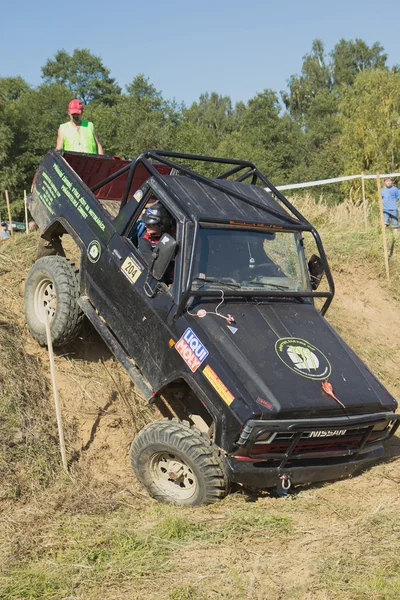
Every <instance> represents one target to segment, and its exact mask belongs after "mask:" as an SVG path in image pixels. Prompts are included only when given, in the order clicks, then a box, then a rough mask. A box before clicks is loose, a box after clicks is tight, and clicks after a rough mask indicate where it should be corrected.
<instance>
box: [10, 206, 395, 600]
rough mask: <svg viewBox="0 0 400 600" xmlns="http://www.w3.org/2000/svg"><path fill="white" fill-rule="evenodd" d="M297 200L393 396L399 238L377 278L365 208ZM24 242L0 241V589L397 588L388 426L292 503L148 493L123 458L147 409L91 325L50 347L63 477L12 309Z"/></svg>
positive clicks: (314, 596)
mask: <svg viewBox="0 0 400 600" xmlns="http://www.w3.org/2000/svg"><path fill="white" fill-rule="evenodd" d="M295 203H296V205H297V206H298V208H300V210H301V211H302V212H303V213H304V214H305V216H306V217H307V218H309V220H310V221H311V222H313V223H314V224H315V225H316V226H317V227H318V229H319V230H320V233H321V236H322V239H323V242H324V245H325V248H326V251H327V253H328V256H329V259H330V262H331V266H332V269H333V272H334V277H335V279H336V283H337V289H338V294H337V298H336V300H335V301H334V303H333V305H332V308H331V309H330V310H329V312H328V319H329V321H330V322H331V323H333V324H334V326H335V327H336V328H337V329H338V330H339V332H340V333H342V335H343V336H344V338H345V339H346V341H348V342H349V343H350V345H351V346H352V347H353V348H354V349H355V350H356V351H357V352H359V353H360V355H361V357H362V358H363V359H364V360H365V361H366V363H367V364H368V366H369V367H370V368H371V369H372V370H373V371H374V372H375V373H376V374H377V375H378V376H379V377H380V378H381V379H382V381H383V383H385V384H386V385H387V386H388V387H389V389H390V390H391V391H393V393H397V392H399V393H400V376H399V375H397V372H398V364H399V363H400V341H399V342H398V340H400V324H399V325H398V324H397V318H396V315H397V314H398V308H399V305H398V291H397V289H398V283H399V282H400V267H399V265H400V261H399V260H398V242H397V241H396V243H395V245H394V248H393V254H392V256H391V258H390V268H391V276H392V281H391V283H390V284H388V283H387V282H386V279H385V271H384V265H383V261H382V254H381V244H382V239H381V234H380V231H379V227H377V215H376V211H375V210H374V209H373V208H371V209H370V210H369V214H368V218H369V228H368V231H367V232H365V231H364V221H363V211H362V207H357V206H354V205H352V204H350V203H343V204H342V205H340V206H339V207H337V208H331V207H328V206H327V205H326V204H324V202H323V201H322V202H320V203H319V204H317V205H315V204H314V203H313V202H311V200H310V198H307V197H303V198H297V199H295ZM388 240H389V241H390V240H391V236H390V233H388ZM36 244H37V235H36V234H34V235H32V236H31V235H30V236H24V235H20V236H15V239H14V240H10V241H7V242H5V243H2V244H1V245H0V275H1V283H0V294H1V298H0V321H1V325H0V327H1V337H0V440H1V441H0V478H1V479H0V480H1V485H0V600H34V599H35V600H36V599H38V600H39V599H40V600H42V599H46V600H64V599H65V600H67V599H68V600H71V599H76V600H95V599H96V600H98V599H99V598H101V599H102V600H103V599H104V600H119V599H122V598H123V599H126V598H129V599H130V598H132V599H135V600H136V599H138V600H192V599H193V600H194V599H195V600H219V599H221V598H222V599H224V600H248V599H251V600H265V598H268V599H269V600H289V599H290V600H395V599H396V600H397V598H399V597H400V559H399V556H400V542H399V538H400V531H399V525H398V523H399V522H400V521H399V517H400V514H399V513H400V510H399V508H400V502H399V494H398V486H399V483H400V466H399V461H398V460H395V459H397V457H398V456H399V454H400V443H399V441H398V438H397V439H396V440H393V441H392V442H391V443H390V445H389V451H388V457H389V458H390V457H392V459H390V460H388V461H387V462H385V463H382V464H380V465H377V466H375V467H373V468H372V469H370V470H368V471H366V472H365V473H364V474H362V475H361V476H360V477H356V478H354V479H350V480H345V481H339V482H335V483H334V484H326V485H315V486H309V487H304V488H300V490H299V493H298V494H297V495H295V496H292V497H290V498H289V499H288V500H281V499H278V498H276V497H274V496H273V495H269V494H268V493H264V494H260V495H259V496H256V495H254V494H251V495H248V494H246V493H245V492H244V491H243V490H238V491H236V492H235V493H233V494H231V495H230V496H228V497H227V498H226V499H225V500H224V501H222V502H220V503H218V504H215V505H212V506H208V507H200V508H198V509H190V508H176V507H172V506H165V505H160V504H157V503H155V502H154V501H152V500H150V499H149V498H148V496H147V495H146V494H145V493H144V492H143V491H142V490H141V489H140V488H139V487H138V486H137V484H136V482H135V481H134V480H133V479H132V477H131V474H130V470H129V465H128V463H127V459H126V457H127V453H128V448H129V442H130V440H131V438H132V436H133V434H134V431H136V430H137V429H138V428H140V426H141V425H142V424H143V423H144V422H145V421H146V419H148V418H151V414H150V413H149V411H148V409H147V408H146V406H145V404H144V403H143V401H142V400H141V399H140V397H139V396H137V395H136V394H135V393H134V390H133V389H132V387H131V385H130V383H129V381H127V378H126V377H125V376H124V374H123V373H122V371H121V369H120V368H119V367H118V365H116V363H115V361H114V360H113V358H112V357H111V356H110V354H109V353H108V352H107V351H106V350H104V348H103V347H102V346H101V342H99V340H98V339H97V338H95V337H91V334H90V333H89V332H88V331H87V332H85V334H84V336H83V337H82V339H81V340H80V341H79V343H78V344H76V345H72V346H70V347H68V348H66V349H63V352H62V353H60V354H59V355H57V356H56V365H57V372H58V377H59V379H60V384H61V388H60V395H61V399H62V401H63V417H64V419H65V427H66V432H67V442H68V452H69V456H72V455H73V456H75V462H73V464H72V468H71V477H67V476H65V475H63V474H62V473H61V471H60V461H59V456H58V445H57V431H56V425H55V419H54V414H53V408H52V403H51V396H49V384H48V379H47V365H46V358H45V353H43V352H42V351H40V349H38V348H37V347H36V346H35V345H33V344H32V342H31V341H30V340H29V336H28V334H27V331H26V329H25V327H24V320H23V315H22V302H21V294H22V286H23V281H24V278H25V274H26V272H27V270H28V268H29V267H30V265H31V264H32V262H33V260H34V253H35V247H36ZM310 248H311V246H310ZM307 249H308V246H307ZM388 319H389V320H390V319H392V321H390V322H389V323H386V322H385V321H386V320H388ZM137 417H138V418H137ZM89 442H90V443H89ZM124 461H125V462H124Z"/></svg>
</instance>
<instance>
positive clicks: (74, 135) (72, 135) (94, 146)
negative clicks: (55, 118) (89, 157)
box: [56, 99, 104, 154]
mask: <svg viewBox="0 0 400 600" xmlns="http://www.w3.org/2000/svg"><path fill="white" fill-rule="evenodd" d="M82 113H83V104H82V102H81V101H80V100H77V99H75V100H71V102H70V103H69V104H68V114H69V121H68V123H63V124H62V125H60V127H59V129H58V135H57V145H56V150H71V151H72V152H88V153H89V154H104V152H103V148H102V146H101V144H100V142H99V139H98V137H97V135H96V132H95V130H94V125H93V123H91V122H90V121H83V120H82Z"/></svg>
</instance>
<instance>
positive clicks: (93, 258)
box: [87, 240, 101, 263]
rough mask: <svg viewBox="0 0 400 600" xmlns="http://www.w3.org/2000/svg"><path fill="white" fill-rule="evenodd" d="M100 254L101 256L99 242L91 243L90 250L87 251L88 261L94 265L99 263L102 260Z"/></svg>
mask: <svg viewBox="0 0 400 600" xmlns="http://www.w3.org/2000/svg"><path fill="white" fill-rule="evenodd" d="M100 254H101V246H100V242H98V241H97V240H93V241H92V242H90V244H89V246H88V249H87V255H88V259H89V260H90V262H92V263H97V261H98V260H99V258H100Z"/></svg>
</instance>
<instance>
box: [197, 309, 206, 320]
mask: <svg viewBox="0 0 400 600" xmlns="http://www.w3.org/2000/svg"><path fill="white" fill-rule="evenodd" d="M206 314H207V311H206V310H204V308H200V310H198V311H197V316H198V317H200V319H202V318H203V317H205V316H206Z"/></svg>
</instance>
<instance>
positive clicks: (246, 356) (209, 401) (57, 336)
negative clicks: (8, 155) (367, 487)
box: [25, 150, 400, 505]
mask: <svg viewBox="0 0 400 600" xmlns="http://www.w3.org/2000/svg"><path fill="white" fill-rule="evenodd" d="M193 164H194V165H196V167H195V168H189V165H193ZM199 169H200V170H202V172H203V173H208V174H211V176H205V175H201V174H200V173H199ZM29 209H30V211H31V213H32V215H33V217H34V219H35V221H36V222H37V223H38V225H39V227H40V230H41V235H42V238H43V243H42V244H41V246H40V247H39V252H38V259H37V261H36V263H35V264H34V265H33V267H32V269H31V271H30V273H29V275H28V278H27V281H26V287H25V314H26V320H27V323H28V325H29V328H30V331H31V333H32V335H33V337H34V338H35V339H36V340H37V341H38V342H39V343H40V344H45V343H46V337H45V326H44V318H43V315H44V312H43V310H44V309H46V310H47V311H48V314H49V317H50V320H51V332H52V338H53V343H54V345H62V344H64V343H66V342H68V341H70V340H71V339H72V338H73V337H74V336H75V335H76V334H77V332H78V329H79V326H80V324H81V321H82V319H83V316H84V315H86V317H87V318H88V319H89V320H90V321H91V322H92V324H93V325H94V327H95V328H96V329H97V331H98V332H99V334H100V335H101V337H102V338H103V340H104V341H105V343H106V344H107V345H108V346H109V348H110V349H111V351H112V352H113V353H114V355H115V356H116V357H117V359H118V360H119V361H120V363H121V365H122V366H123V367H124V369H125V370H126V371H127V373H128V374H129V376H130V377H131V379H132V381H133V382H134V384H135V385H136V386H137V388H139V389H140V390H141V392H142V393H143V394H144V396H145V397H146V398H147V399H148V400H149V401H150V402H151V403H155V404H156V405H157V406H158V408H159V410H160V412H161V414H162V416H163V417H165V418H164V419H163V420H160V421H155V422H152V423H149V424H148V425H147V426H146V427H144V429H142V431H141V432H140V433H139V434H138V435H137V437H136V438H135V440H134V441H133V443H132V447H131V463H132V467H133V470H134V472H135V474H136V476H137V477H138V478H139V480H140V481H141V482H142V484H143V485H144V486H145V487H146V488H147V490H148V492H149V493H150V494H151V496H153V497H154V498H156V499H158V500H160V501H164V502H170V503H175V504H186V505H197V504H203V503H204V504H206V503H211V502H214V501H216V500H218V499H221V498H223V497H224V496H225V495H226V494H227V492H228V489H229V485H230V483H231V482H237V483H240V484H244V485H247V486H251V487H253V488H260V489H261V488H270V487H274V486H278V488H279V489H280V490H282V488H283V489H287V488H288V487H289V486H290V485H291V484H297V483H307V482H308V483H309V482H315V481H322V480H329V479H338V478H343V477H346V476H348V475H350V474H352V473H354V472H355V471H356V470H357V469H359V468H360V467H363V466H364V465H366V464H367V463H369V462H371V461H374V460H376V459H378V458H379V457H381V456H382V453H383V442H384V441H385V440H387V439H388V438H389V437H390V436H392V435H393V434H394V432H395V431H396V429H397V427H398V424H399V417H400V415H397V414H395V412H394V411H395V410H396V408H397V403H396V401H395V400H394V398H393V397H392V396H391V395H390V394H389V393H388V392H387V391H386V390H385V388H384V387H383V386H382V385H381V383H380V382H379V381H378V380H377V379H376V378H375V377H374V375H373V374H372V373H371V372H370V371H369V370H368V368H367V367H366V366H365V365H364V364H363V362H362V361H361V360H360V359H359V358H358V357H357V356H356V355H355V354H354V352H353V351H352V350H351V349H350V348H349V347H348V346H347V345H346V344H345V343H344V341H343V340H342V339H341V338H340V337H339V335H338V334H337V333H336V332H335V331H334V330H333V329H332V327H331V326H330V325H329V324H328V323H327V321H326V320H325V319H324V317H323V315H324V314H325V312H326V310H327V308H328V306H329V304H330V302H331V300H332V298H333V293H334V288H333V280H332V276H331V273H330V270H329V266H328V263H327V259H326V256H325V253H324V249H323V247H322V243H321V240H320V238H319V235H318V233H317V231H316V230H315V229H314V228H313V227H312V225H311V224H310V223H309V222H308V221H307V220H306V219H305V218H304V217H303V216H302V215H301V214H300V213H299V212H298V211H297V210H296V208H295V207H294V206H293V205H292V204H291V203H290V202H289V201H288V200H287V199H286V198H285V197H284V196H283V195H282V194H281V193H280V192H279V191H278V190H277V189H276V188H275V187H274V186H273V185H272V183H270V182H269V181H268V179H267V178H266V177H265V176H264V175H263V174H262V173H261V172H260V171H259V170H258V169H257V168H256V166H255V165H254V164H252V163H251V162H247V161H242V160H231V159H222V158H212V157H206V156H194V155H184V154H178V153H174V152H166V151H155V150H149V151H146V152H144V153H143V154H142V155H140V156H139V157H138V158H137V159H136V160H133V161H128V160H121V159H118V158H115V157H103V156H94V155H85V154H78V153H72V152H69V153H67V152H61V153H58V152H56V151H50V152H49V153H48V154H47V155H46V157H45V158H44V159H43V161H42V163H41V165H40V167H39V169H38V171H37V174H36V176H35V180H34V183H33V187H32V193H31V195H30V196H29ZM160 210H161V213H162V215H164V217H162V218H163V219H165V215H167V218H166V221H167V223H164V226H163V227H161V230H162V231H161V233H162V237H161V238H160V239H157V240H156V241H155V242H154V239H153V243H152V244H151V246H150V260H149V258H148V257H147V258H146V257H145V256H144V254H143V253H142V252H141V250H140V249H141V237H143V236H145V237H146V236H147V238H148V241H149V243H150V242H151V241H152V239H151V237H150V238H149V235H148V232H147V233H146V232H145V233H143V231H142V230H143V229H144V227H143V223H142V217H143V214H146V215H150V216H151V215H153V216H154V219H153V222H155V223H157V222H158V223H159V221H157V219H159V217H160ZM145 221H146V219H145ZM148 221H149V219H148ZM150 221H151V219H150ZM161 225H163V223H161ZM64 234H70V235H71V236H72V238H73V240H74V241H75V243H76V244H77V246H78V247H79V250H80V256H81V259H80V268H79V272H78V271H77V270H76V269H75V267H74V266H73V264H71V262H69V261H68V259H67V258H66V257H65V253H64V249H63V245H62V236H63V235H64ZM307 236H309V237H310V239H313V243H315V246H316V248H317V253H316V254H314V255H313V256H312V257H310V260H309V261H308V262H307V259H306V253H305V248H304V237H307ZM157 242H158V243H157ZM307 250H308V246H307ZM167 273H168V276H167ZM323 274H325V278H324V279H323V282H324V286H325V291H317V288H318V285H319V282H320V280H321V278H322V277H323ZM321 287H322V286H321ZM318 304H319V305H321V309H320V311H319V310H318V309H317V305H318Z"/></svg>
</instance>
